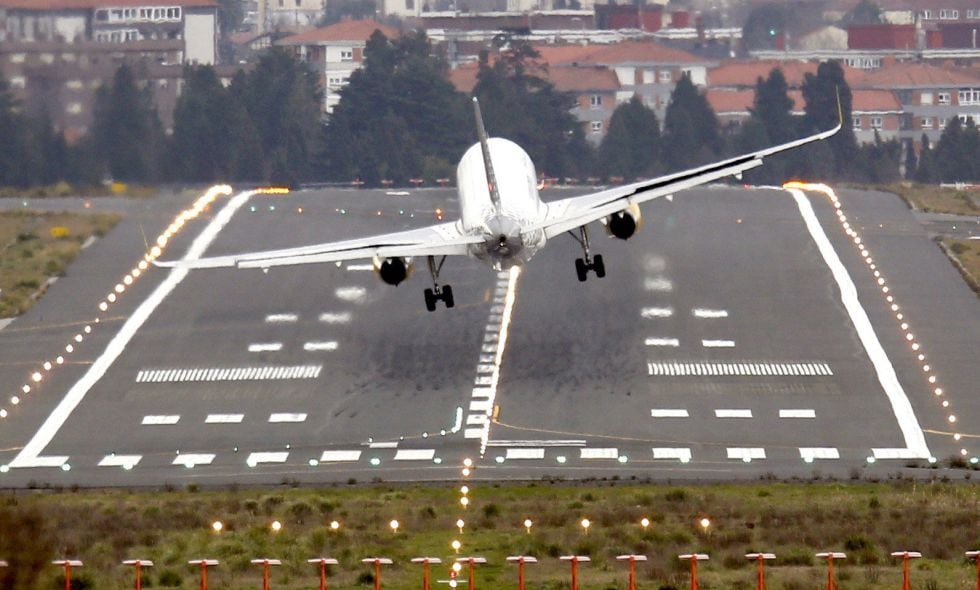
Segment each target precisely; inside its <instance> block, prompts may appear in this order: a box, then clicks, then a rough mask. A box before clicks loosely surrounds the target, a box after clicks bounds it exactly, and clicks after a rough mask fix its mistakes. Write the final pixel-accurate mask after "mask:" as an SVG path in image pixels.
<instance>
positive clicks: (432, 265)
mask: <svg viewBox="0 0 980 590" xmlns="http://www.w3.org/2000/svg"><path fill="white" fill-rule="evenodd" d="M426 261H427V262H428V265H429V274H430V275H432V288H431V289H426V290H425V308H426V309H427V310H429V311H435V310H436V302H438V301H439V300H440V299H441V300H442V301H443V303H445V304H446V309H449V308H452V307H453V306H454V305H456V302H455V301H454V300H453V288H452V287H450V286H449V285H443V286H441V287H440V286H439V271H440V270H442V265H443V263H444V262H446V257H445V256H443V257H442V258H440V259H439V264H438V265H437V264H436V257H435V256H427V257H426Z"/></svg>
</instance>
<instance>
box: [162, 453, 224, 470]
mask: <svg viewBox="0 0 980 590" xmlns="http://www.w3.org/2000/svg"><path fill="white" fill-rule="evenodd" d="M214 457H215V455H214V454H213V453H187V454H184V455H177V456H176V457H175V458H174V461H173V463H172V464H173V465H183V466H184V467H194V466H196V465H210V464H211V462H212V461H214Z"/></svg>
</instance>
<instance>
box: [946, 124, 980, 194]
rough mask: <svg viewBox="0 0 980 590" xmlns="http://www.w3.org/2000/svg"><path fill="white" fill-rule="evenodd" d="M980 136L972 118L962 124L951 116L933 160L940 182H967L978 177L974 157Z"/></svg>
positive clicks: (978, 155) (979, 176)
mask: <svg viewBox="0 0 980 590" xmlns="http://www.w3.org/2000/svg"><path fill="white" fill-rule="evenodd" d="M978 144H980V138H978V137H977V128H976V126H975V125H974V124H973V121H972V119H971V120H970V121H969V122H968V123H967V124H966V125H965V126H964V125H963V123H962V122H961V121H960V119H959V117H952V118H951V119H950V120H949V123H948V124H947V125H946V129H944V130H943V134H942V135H941V136H940V137H939V143H938V144H937V145H936V154H935V156H936V157H935V161H936V164H937V168H938V172H939V179H940V180H941V181H942V182H969V181H971V180H976V179H978V178H980V173H978V172H980V171H978V165H977V162H976V158H977V157H980V153H978V151H980V150H978V148H977V146H978Z"/></svg>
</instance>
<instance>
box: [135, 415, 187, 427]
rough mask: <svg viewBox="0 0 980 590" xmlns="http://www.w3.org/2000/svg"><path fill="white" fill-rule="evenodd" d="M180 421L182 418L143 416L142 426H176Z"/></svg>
mask: <svg viewBox="0 0 980 590" xmlns="http://www.w3.org/2000/svg"><path fill="white" fill-rule="evenodd" d="M179 421H180V416H143V422H141V424H143V425H147V426H161V425H167V424H176V423H177V422H179Z"/></svg>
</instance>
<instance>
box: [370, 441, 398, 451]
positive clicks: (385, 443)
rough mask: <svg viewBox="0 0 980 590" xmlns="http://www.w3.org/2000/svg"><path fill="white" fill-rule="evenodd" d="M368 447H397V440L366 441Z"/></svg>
mask: <svg viewBox="0 0 980 590" xmlns="http://www.w3.org/2000/svg"><path fill="white" fill-rule="evenodd" d="M368 448H369V449H397V448H398V441H397V440H396V441H382V442H371V443H368Z"/></svg>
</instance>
